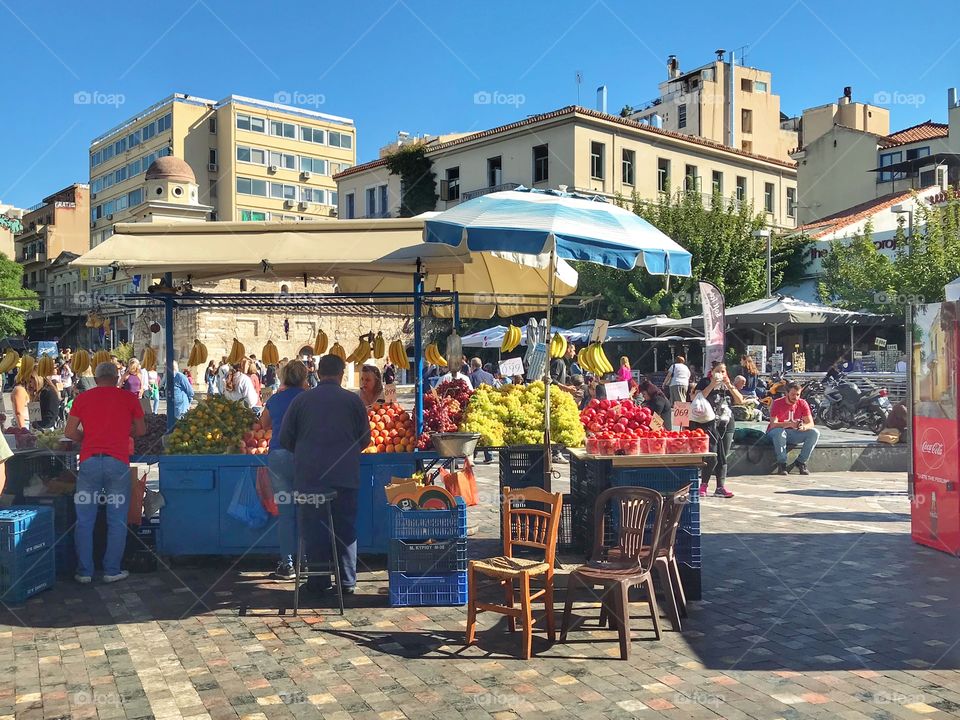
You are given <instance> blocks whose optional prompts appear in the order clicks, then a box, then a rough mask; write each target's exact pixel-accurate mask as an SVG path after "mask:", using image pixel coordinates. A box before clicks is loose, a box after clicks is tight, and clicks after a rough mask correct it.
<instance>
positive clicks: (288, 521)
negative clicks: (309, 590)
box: [267, 448, 297, 562]
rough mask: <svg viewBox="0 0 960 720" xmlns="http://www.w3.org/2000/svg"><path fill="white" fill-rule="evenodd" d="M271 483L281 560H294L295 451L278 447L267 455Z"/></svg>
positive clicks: (295, 537) (295, 540)
mask: <svg viewBox="0 0 960 720" xmlns="http://www.w3.org/2000/svg"><path fill="white" fill-rule="evenodd" d="M267 467H268V468H269V470H270V484H271V485H272V486H273V496H274V498H275V499H276V503H277V509H278V510H279V511H280V515H279V517H277V536H278V538H279V540H280V562H293V555H294V553H296V551H297V513H296V506H295V505H294V504H293V495H292V493H293V453H292V452H290V451H289V450H284V449H282V448H278V449H276V450H271V451H270V453H269V454H268V455H267Z"/></svg>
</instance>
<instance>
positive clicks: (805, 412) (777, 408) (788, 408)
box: [767, 382, 820, 475]
mask: <svg viewBox="0 0 960 720" xmlns="http://www.w3.org/2000/svg"><path fill="white" fill-rule="evenodd" d="M767 437H768V438H770V442H772V443H773V449H774V451H775V452H776V453H777V475H786V474H787V473H788V472H789V471H790V470H791V469H793V468H794V467H796V468H797V469H798V470H799V471H800V474H801V475H809V474H810V471H809V470H808V469H807V462H809V460H810V455H811V453H813V449H814V448H815V447H816V446H817V441H818V440H819V439H820V431H819V430H817V429H816V428H815V427H814V426H813V413H812V412H811V411H810V405H809V404H808V403H807V401H806V400H804V399H802V398H801V397H800V384H799V383H795V382H791V383H787V387H786V395H784V397H781V398H777V399H776V400H774V401H773V405H772V406H771V407H770V424H769V425H767ZM787 445H802V446H803V447H802V448H801V449H800V455H798V456H797V460H796V462H794V463H793V465H792V466H791V467H790V468H787Z"/></svg>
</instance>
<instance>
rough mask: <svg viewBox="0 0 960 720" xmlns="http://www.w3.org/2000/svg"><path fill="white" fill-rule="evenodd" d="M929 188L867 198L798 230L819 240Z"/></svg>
mask: <svg viewBox="0 0 960 720" xmlns="http://www.w3.org/2000/svg"><path fill="white" fill-rule="evenodd" d="M928 189H929V188H922V189H921V190H917V191H914V190H907V191H905V192H898V193H890V194H889V195H882V196H880V197H878V198H874V199H873V200H867V201H866V202H862V203H860V204H859V205H854V206H853V207H849V208H847V209H846V210H841V211H840V212H837V213H834V214H833V215H827V216H826V217H823V218H820V219H819V220H816V221H814V222H811V223H806V224H805V225H801V226H800V227H798V228H797V230H796V232H797V233H803V234H804V235H806V236H807V237H809V238H811V239H813V240H819V239H820V238H822V237H824V236H826V235H830V234H831V233H834V232H836V231H837V230H840V229H842V228H845V227H848V226H849V225H854V224H856V223H858V222H860V221H861V220H866V219H867V218H869V217H870V216H871V215H874V214H876V213H877V212H879V211H881V210H885V209H887V208H889V207H893V206H894V205H896V204H897V203H899V202H903V201H904V200H909V199H910V198H911V197H912V196H913V194H914V192H918V193H922V192H923V191H924V190H928Z"/></svg>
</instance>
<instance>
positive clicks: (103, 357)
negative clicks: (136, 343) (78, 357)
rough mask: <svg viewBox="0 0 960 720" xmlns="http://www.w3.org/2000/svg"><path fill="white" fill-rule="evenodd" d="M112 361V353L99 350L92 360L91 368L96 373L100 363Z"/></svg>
mask: <svg viewBox="0 0 960 720" xmlns="http://www.w3.org/2000/svg"><path fill="white" fill-rule="evenodd" d="M112 359H113V358H111V357H110V353H109V352H108V351H106V350H97V351H96V352H95V353H94V354H93V357H92V358H91V359H90V367H92V368H93V370H94V372H96V370H97V365H99V364H100V363H105V362H110V361H111V360H112Z"/></svg>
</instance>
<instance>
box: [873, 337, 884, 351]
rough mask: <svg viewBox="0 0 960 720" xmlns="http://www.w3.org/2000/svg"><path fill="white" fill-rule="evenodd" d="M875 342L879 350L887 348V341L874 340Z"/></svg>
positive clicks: (881, 339) (882, 339)
mask: <svg viewBox="0 0 960 720" xmlns="http://www.w3.org/2000/svg"><path fill="white" fill-rule="evenodd" d="M873 342H874V344H875V345H876V346H877V347H878V348H885V347H886V346H887V341H886V340H885V339H884V338H879V337H878V338H874V339H873Z"/></svg>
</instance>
